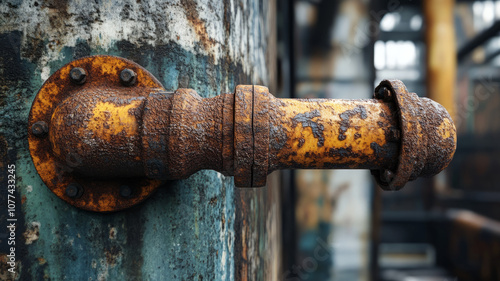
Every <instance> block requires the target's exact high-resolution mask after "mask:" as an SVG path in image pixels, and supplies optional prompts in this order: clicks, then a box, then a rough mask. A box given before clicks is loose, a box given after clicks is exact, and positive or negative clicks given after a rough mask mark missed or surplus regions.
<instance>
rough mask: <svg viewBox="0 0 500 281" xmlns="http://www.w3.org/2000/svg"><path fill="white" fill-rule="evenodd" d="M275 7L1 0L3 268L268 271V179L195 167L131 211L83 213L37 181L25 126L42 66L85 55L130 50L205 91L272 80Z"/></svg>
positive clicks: (161, 75)
mask: <svg viewBox="0 0 500 281" xmlns="http://www.w3.org/2000/svg"><path fill="white" fill-rule="evenodd" d="M274 11H275V10H274V1H270V2H267V1H229V0H227V1H216V0H214V1H209V0H204V1H197V2H194V1H188V0H185V1H145V0H143V1H133V2H132V1H94V2H88V1H83V0H82V1H68V2H66V1H22V0H19V1H6V2H5V1H4V2H2V3H0V13H1V16H0V18H1V22H0V49H1V50H2V51H1V53H0V85H1V92H0V116H1V117H0V118H1V119H0V120H1V121H0V122H1V126H0V157H1V159H2V162H1V165H0V179H1V182H2V189H1V195H0V200H1V201H0V206H1V209H0V224H1V225H0V226H1V230H0V255H1V258H0V262H2V264H1V266H0V279H2V280H3V278H6V280H7V279H8V278H10V279H15V280H275V279H277V278H278V275H279V274H280V272H279V271H280V260H281V259H280V231H279V230H280V219H279V212H280V202H279V189H278V188H277V186H274V188H272V187H266V188H262V189H247V190H239V189H236V188H235V187H234V184H233V178H232V177H224V176H222V175H220V174H218V173H217V172H214V171H200V172H198V173H197V174H195V175H193V176H191V177H190V178H189V179H187V180H182V181H170V182H166V183H165V184H164V185H163V186H162V187H161V188H160V189H159V191H158V192H156V193H155V194H154V195H153V196H152V197H151V198H150V199H148V200H146V201H145V202H143V203H142V204H140V205H139V206H136V207H133V208H131V209H129V210H125V211H121V212H117V213H111V214H99V213H93V212H87V211H83V210H79V209H76V208H74V207H72V206H70V205H69V204H67V203H65V202H63V201H62V200H60V199H59V198H57V197H56V196H55V195H54V194H52V193H51V191H50V190H49V189H48V188H47V187H46V186H45V185H44V184H43V182H42V181H41V180H40V178H39V176H38V174H37V172H36V170H35V168H34V166H33V163H32V161H31V158H30V156H29V152H28V144H27V128H26V126H27V125H26V124H27V120H28V113H29V109H30V106H31V103H32V101H33V99H34V97H35V95H36V93H37V91H38V90H39V89H40V87H41V86H42V84H43V82H44V81H45V79H47V78H48V77H49V76H50V74H51V73H53V72H55V71H56V70H57V69H58V68H60V67H61V66H63V65H64V64H66V63H68V62H70V61H72V60H74V59H77V58H80V57H83V56H88V55H94V54H110V55H117V56H122V57H125V58H128V59H131V60H133V61H135V62H137V63H139V64H140V65H142V66H143V67H145V68H146V69H148V70H149V71H150V72H151V73H152V74H153V75H155V76H156V77H157V78H158V79H159V80H160V81H161V82H162V84H163V86H164V87H165V88H166V89H167V90H175V89H177V88H180V87H189V88H193V89H195V90H196V91H197V92H198V93H199V94H200V95H202V96H204V97H211V96H215V95H217V94H219V93H222V92H230V91H233V90H234V87H235V86H236V85H237V84H245V83H246V84H250V83H258V84H263V85H268V86H270V87H271V89H272V88H273V86H274V81H273V79H272V78H270V77H272V74H273V72H274V59H275V58H274V57H272V55H271V53H272V52H274V49H275V47H274V40H275V39H274V33H273V30H274ZM9 164H15V165H16V189H17V191H16V193H15V196H16V200H15V201H16V207H17V209H16V214H15V215H16V217H15V218H17V222H16V224H17V229H16V231H15V233H16V239H15V241H16V245H15V247H16V258H17V264H16V275H15V276H11V275H9V272H7V271H6V270H7V269H8V266H6V263H5V259H8V257H7V255H8V254H9V252H10V251H9V247H10V246H8V245H7V242H8V239H7V238H8V235H9V233H8V232H6V231H5V230H6V229H7V228H6V225H7V211H6V209H7V207H6V202H7V194H8V193H7V189H6V186H7V176H8V170H7V165H9ZM270 181H271V182H275V181H274V180H273V179H272V178H271V179H270Z"/></svg>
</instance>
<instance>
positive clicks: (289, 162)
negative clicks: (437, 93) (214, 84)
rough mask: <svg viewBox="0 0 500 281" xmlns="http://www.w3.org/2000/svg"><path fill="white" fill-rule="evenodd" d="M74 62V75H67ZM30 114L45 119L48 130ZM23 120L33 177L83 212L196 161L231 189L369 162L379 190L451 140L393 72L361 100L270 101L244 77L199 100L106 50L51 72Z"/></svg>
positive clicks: (412, 174) (434, 112)
mask: <svg viewBox="0 0 500 281" xmlns="http://www.w3.org/2000/svg"><path fill="white" fill-rule="evenodd" d="M75 69H76V70H77V71H76V72H78V73H77V74H82V73H85V77H84V78H81V75H75V77H76V76H78V77H76V78H75V77H73V76H72V75H71V72H72V71H73V70H75ZM124 73H125V75H122V74H124ZM80 78H81V79H80ZM75 80H78V81H76V82H75ZM84 80H85V81H84ZM124 80H126V81H124ZM228 101H229V102H228ZM233 101H234V104H231V102H233ZM40 122H45V123H46V124H47V123H48V124H49V125H48V126H49V130H48V137H45V133H44V129H43V127H44V125H42V124H41V123H40ZM226 122H227V123H226ZM45 126H47V125H45ZM28 128H31V134H30V137H29V142H30V149H31V154H32V157H33V160H34V163H35V167H36V168H37V170H38V172H39V174H40V176H41V177H42V179H43V180H44V182H45V183H46V184H47V185H48V186H49V187H50V188H51V190H52V191H53V192H54V193H56V195H58V196H59V197H61V198H63V199H65V200H66V201H68V202H70V203H71V204H73V205H75V206H77V207H81V208H84V209H88V210H93V211H113V210H120V209H123V208H126V207H130V206H132V205H133V204H137V203H138V202H140V201H141V200H143V199H144V198H145V197H147V196H148V195H150V194H151V192H153V191H154V189H155V188H156V187H157V186H158V184H159V182H158V181H151V180H150V179H153V180H172V179H184V178H187V177H189V176H190V175H192V174H194V173H195V172H197V171H199V170H203V169H212V170H215V171H218V172H221V173H223V174H225V175H234V176H235V185H236V186H238V187H260V186H264V185H265V183H266V177H267V174H269V173H270V172H272V171H274V170H277V169H297V168H317V169H333V168H350V169H370V170H372V171H373V174H374V175H375V177H376V179H377V181H378V182H379V184H380V185H381V186H382V187H383V188H385V189H391V190H396V189H399V188H401V187H403V186H404V185H405V184H406V182H408V181H409V180H414V179H416V178H417V177H419V176H432V175H434V174H436V173H439V172H440V171H441V170H442V169H444V168H445V167H446V166H447V165H448V163H449V162H450V161H451V159H452V157H453V153H454V151H455V146H456V132H455V127H454V125H453V122H452V120H451V118H450V116H449V115H448V113H447V112H446V110H445V109H444V108H443V107H442V106H440V105H439V104H437V103H435V102H433V101H432V100H429V99H425V98H422V99H421V98H419V97H418V96H417V95H416V94H413V93H408V91H407V90H406V87H405V86H404V84H403V83H402V82H401V81H398V80H392V81H387V80H386V81H382V82H381V84H380V85H379V86H378V87H377V88H376V89H375V99H372V100H331V99H330V100H329V99H315V100H300V99H277V98H274V97H273V96H272V95H271V94H270V93H269V90H268V89H267V88H266V87H262V86H254V85H239V86H237V87H236V90H235V93H234V94H223V95H219V96H216V97H213V98H205V99H203V98H202V97H200V96H199V95H198V93H196V92H195V91H194V90H192V89H178V90H177V91H175V92H174V93H168V92H164V89H163V88H162V86H161V85H160V84H159V83H158V82H157V81H156V80H155V79H154V78H152V76H151V75H150V74H149V73H148V72H147V71H146V70H144V69H142V68H141V67H139V66H138V65H135V64H133V63H130V62H129V61H127V60H123V59H120V58H117V57H110V56H95V57H89V58H84V59H80V60H77V61H75V62H73V63H71V64H68V65H66V66H64V67H63V68H61V69H60V70H59V71H57V72H56V73H55V74H54V75H52V76H51V78H50V79H49V80H48V81H47V82H46V83H45V85H44V86H43V87H42V89H41V90H40V92H39V94H38V95H37V97H36V98H35V101H34V103H33V107H32V109H31V116H30V120H29V122H28ZM36 132H38V133H36ZM35 133H36V134H35ZM271 139H272V141H271ZM225 142H227V143H225ZM231 152H232V153H231ZM224 163H233V164H232V165H231V164H226V165H225V164H224ZM123 178H127V179H128V180H129V182H132V185H133V186H131V184H130V183H128V184H127V185H125V187H124V183H123V182H120V180H123ZM94 182H97V184H98V185H99V188H97V187H96V185H95V183H94ZM70 184H73V187H75V186H80V187H79V188H77V189H75V188H72V189H67V187H68V185H70ZM142 186H143V187H142ZM118 187H120V188H118ZM120 189H122V190H126V192H118V191H119V190H120ZM64 190H66V194H64V193H63V191H64ZM77 194H78V196H77ZM123 194H126V196H123ZM119 195H120V196H119ZM132 195H133V196H132Z"/></svg>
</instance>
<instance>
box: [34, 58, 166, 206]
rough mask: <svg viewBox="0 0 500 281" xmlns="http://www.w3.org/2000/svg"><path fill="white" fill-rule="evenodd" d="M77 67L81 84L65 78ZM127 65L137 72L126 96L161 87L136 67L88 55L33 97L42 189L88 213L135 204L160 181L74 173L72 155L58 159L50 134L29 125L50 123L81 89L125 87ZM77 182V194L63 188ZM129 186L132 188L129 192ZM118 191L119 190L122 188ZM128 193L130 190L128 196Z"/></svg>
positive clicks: (57, 74) (52, 78) (56, 75)
mask: <svg viewBox="0 0 500 281" xmlns="http://www.w3.org/2000/svg"><path fill="white" fill-rule="evenodd" d="M75 67H80V68H82V69H84V70H85V71H86V78H85V83H83V84H78V83H75V82H74V81H72V80H71V79H70V71H71V69H73V68H75ZM125 68H128V69H131V70H133V71H134V72H135V73H136V74H137V81H136V82H135V84H134V85H133V86H129V87H127V89H126V92H127V95H132V96H134V95H135V96H137V97H147V96H148V95H149V94H150V93H152V92H158V91H164V88H163V86H162V85H161V83H160V82H159V81H158V80H157V79H156V78H155V77H154V76H153V75H152V74H151V73H149V72H148V71H147V70H145V69H144V68H142V67H141V66H140V65H138V64H136V63H134V62H132V61H129V60H126V59H123V58H119V57H113V56H92V57H85V58H82V59H78V60H75V61H72V62H71V63H69V64H67V65H65V66H63V67H62V68H61V69H59V70H58V71H56V72H55V73H54V74H52V76H50V77H49V79H48V80H47V81H46V82H45V83H44V84H43V86H42V88H41V89H40V91H39V92H38V94H37V95H36V97H35V100H34V101H33V104H32V107H31V111H30V115H29V120H28V142H29V149H30V154H31V158H32V159H33V163H34V165H35V168H36V170H37V172H38V174H39V175H40V177H41V178H42V180H43V182H44V183H45V184H46V185H47V187H48V188H49V189H50V190H52V192H54V193H55V194H56V195H57V196H58V197H59V198H61V199H63V200H65V201H66V202H68V203H70V204H71V205H73V206H75V207H78V208H82V209H85V210H89V211H96V212H112V211H118V210H122V209H125V208H129V207H131V206H133V205H136V204H138V203H140V202H141V201H143V200H144V199H146V198H147V197H148V196H150V195H151V194H152V193H153V192H154V191H155V190H156V189H157V188H158V186H159V185H160V183H161V182H160V181H159V180H152V179H148V178H145V177H144V178H121V179H109V180H107V179H92V178H88V177H84V176H79V175H78V174H77V173H75V172H74V171H73V169H72V165H73V167H74V163H75V161H77V160H75V157H77V155H75V157H67V158H68V159H66V161H59V160H58V159H57V158H56V157H55V155H54V153H53V151H52V147H51V143H50V140H49V137H48V136H47V135H46V134H45V135H43V134H42V135H41V136H40V134H38V136H35V135H34V134H33V130H32V126H33V124H34V123H36V122H39V121H43V122H45V123H46V124H48V126H50V122H51V118H52V114H53V112H54V110H55V109H56V108H57V107H58V105H59V104H60V103H62V102H63V101H64V100H65V99H67V98H69V97H71V96H72V95H76V94H78V93H79V92H80V91H82V90H85V89H99V88H101V89H110V88H111V89H113V88H119V87H124V86H123V85H122V84H121V82H120V73H121V71H122V70H123V69H125ZM70 184H75V185H76V186H80V187H81V189H82V192H80V193H79V194H78V195H77V196H76V197H78V198H76V197H69V196H68V195H67V192H66V188H67V187H68V185H70ZM124 186H127V188H128V190H126V191H125V193H126V194H127V196H122V195H123V193H122V195H120V188H122V189H123V187H124ZM130 189H131V192H130ZM122 192H123V190H122ZM129 193H131V194H129Z"/></svg>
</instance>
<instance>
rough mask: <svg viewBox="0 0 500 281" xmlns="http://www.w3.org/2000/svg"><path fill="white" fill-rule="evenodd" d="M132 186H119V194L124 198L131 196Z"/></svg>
mask: <svg viewBox="0 0 500 281" xmlns="http://www.w3.org/2000/svg"><path fill="white" fill-rule="evenodd" d="M132 192H133V190H132V188H131V187H130V186H128V185H122V186H120V196H121V197H124V198H129V197H131V196H132Z"/></svg>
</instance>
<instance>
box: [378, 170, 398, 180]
mask: <svg viewBox="0 0 500 281" xmlns="http://www.w3.org/2000/svg"><path fill="white" fill-rule="evenodd" d="M394 176H395V175H394V173H393V172H392V171H391V170H385V171H384V172H383V173H382V174H381V175H380V180H381V181H383V182H385V183H390V182H391V181H392V180H393V179H394Z"/></svg>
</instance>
